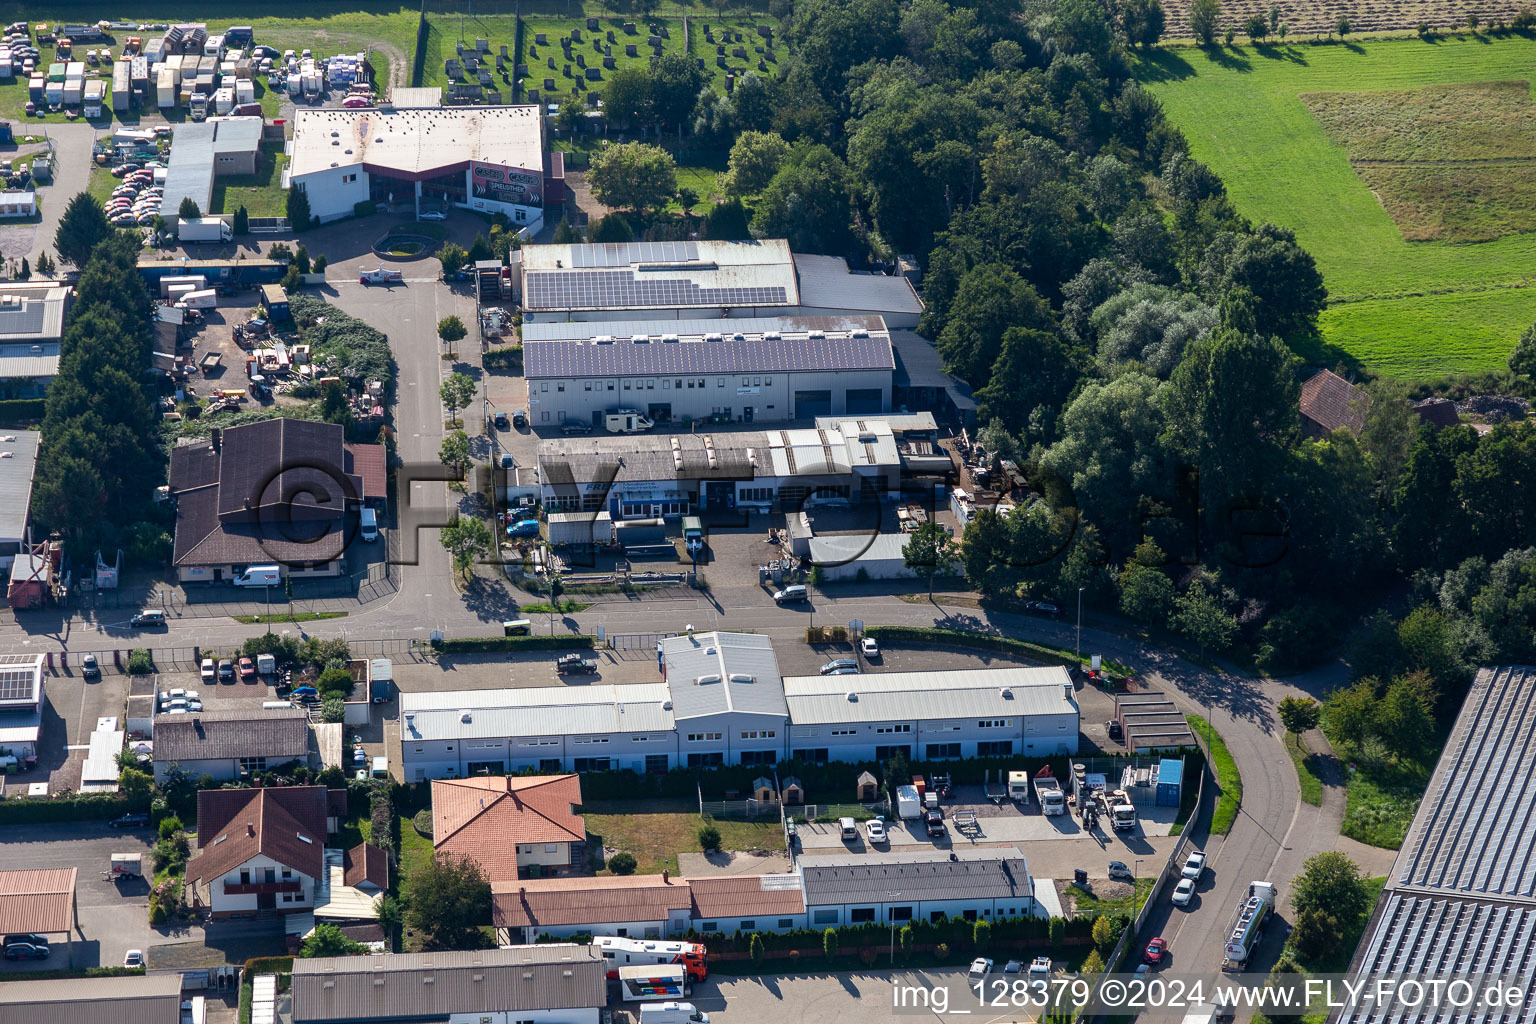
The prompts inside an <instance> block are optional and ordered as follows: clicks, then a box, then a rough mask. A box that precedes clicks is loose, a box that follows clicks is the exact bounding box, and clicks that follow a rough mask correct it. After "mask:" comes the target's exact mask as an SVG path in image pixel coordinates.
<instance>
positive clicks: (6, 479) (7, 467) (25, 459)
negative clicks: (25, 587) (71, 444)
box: [0, 359, 42, 569]
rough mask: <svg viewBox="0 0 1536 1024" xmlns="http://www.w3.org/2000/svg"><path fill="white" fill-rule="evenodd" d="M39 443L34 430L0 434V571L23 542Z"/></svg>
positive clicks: (19, 549)
mask: <svg viewBox="0 0 1536 1024" xmlns="http://www.w3.org/2000/svg"><path fill="white" fill-rule="evenodd" d="M0 363H3V359H0ZM41 443H42V435H41V434H39V433H38V432H37V431H35V430H7V431H5V432H4V433H0V569H9V568H10V567H11V565H12V563H13V562H15V560H16V556H17V555H18V554H20V553H21V551H22V549H23V547H24V546H25V545H26V543H27V526H28V525H29V524H30V523H31V522H32V477H33V474H34V473H35V472H36V470H37V449H38V446H39V445H40V444H41Z"/></svg>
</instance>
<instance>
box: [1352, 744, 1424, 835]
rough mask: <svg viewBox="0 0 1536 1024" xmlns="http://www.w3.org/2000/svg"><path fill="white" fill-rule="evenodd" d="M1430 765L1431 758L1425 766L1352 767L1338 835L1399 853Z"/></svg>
mask: <svg viewBox="0 0 1536 1024" xmlns="http://www.w3.org/2000/svg"><path fill="white" fill-rule="evenodd" d="M1435 753H1438V751H1437V752H1435ZM1433 763H1434V754H1432V755H1431V756H1430V757H1429V758H1428V764H1425V765H1417V764H1413V763H1411V762H1410V763H1393V762H1365V761H1361V762H1359V763H1358V764H1354V765H1351V766H1350V768H1349V788H1348V789H1347V790H1346V791H1345V796H1346V801H1345V805H1344V823H1343V824H1342V825H1341V826H1340V828H1339V831H1340V832H1342V833H1343V834H1344V835H1346V836H1349V838H1351V839H1358V840H1359V841H1360V842H1362V843H1366V844H1368V845H1370V846H1379V847H1381V848H1382V849H1386V850H1397V849H1401V847H1402V845H1403V839H1404V837H1405V836H1407V834H1408V826H1409V825H1411V824H1413V814H1414V812H1415V811H1417V810H1418V808H1419V800H1421V799H1422V798H1423V796H1424V789H1425V787H1426V786H1427V785H1428V784H1429V772H1430V768H1429V765H1432V764H1433Z"/></svg>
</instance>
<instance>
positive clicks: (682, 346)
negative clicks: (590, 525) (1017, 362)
mask: <svg viewBox="0 0 1536 1024" xmlns="http://www.w3.org/2000/svg"><path fill="white" fill-rule="evenodd" d="M523 343H524V348H523V367H524V370H523V372H524V376H526V377H527V379H528V393H529V397H528V407H529V416H530V417H531V419H532V422H533V424H534V425H535V426H536V427H537V426H544V425H548V426H557V425H560V424H564V423H569V422H581V423H587V424H591V425H592V426H593V427H602V426H603V424H604V418H603V417H604V414H605V413H607V412H611V411H614V410H616V409H621V408H624V409H635V410H638V411H639V412H640V413H642V414H644V415H645V416H646V417H647V418H648V419H650V420H651V421H652V422H655V423H666V422H673V421H688V420H697V421H708V422H711V423H761V422H772V421H782V420H795V419H812V418H814V417H816V416H826V415H839V416H841V415H850V416H858V415H878V414H881V413H887V412H889V411H890V409H891V375H892V373H893V372H894V370H895V357H894V356H893V355H892V352H891V341H890V336H889V334H888V333H887V332H886V329H885V322H884V321H883V320H881V318H880V317H879V316H873V315H871V316H846V317H843V316H821V317H770V318H763V319H751V320H748V319H735V318H733V319H726V320H682V321H674V322H667V323H656V322H655V321H644V320H634V321H618V322H610V323H602V324H597V325H595V326H594V325H591V324H587V323H583V322H581V321H575V322H563V323H542V324H528V325H525V327H524V331H523Z"/></svg>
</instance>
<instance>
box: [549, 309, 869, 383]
mask: <svg viewBox="0 0 1536 1024" xmlns="http://www.w3.org/2000/svg"><path fill="white" fill-rule="evenodd" d="M661 326H662V327H663V328H664V327H666V326H667V324H666V323H665V322H663V324H662V325H661ZM895 366H896V362H895V359H894V357H893V356H892V355H891V340H890V338H888V337H885V336H883V335H880V336H866V337H855V336H852V335H848V334H835V333H828V334H826V335H825V336H823V337H819V338H810V337H787V338H777V339H772V340H769V339H765V338H762V337H752V338H733V337H725V336H715V337H713V338H711V339H705V338H690V339H688V340H686V341H685V340H682V339H681V338H679V337H678V336H676V335H669V336H666V337H663V336H661V335H656V336H652V337H647V338H646V339H645V340H643V341H637V340H633V339H631V338H611V337H610V338H608V339H606V340H600V341H533V342H530V341H527V340H526V339H525V341H524V344H523V368H524V369H523V373H524V376H526V377H527V378H528V379H529V380H537V379H539V378H552V377H561V378H564V377H634V376H642V377H643V376H646V375H648V374H656V375H660V376H665V375H667V374H672V373H680V374H695V373H703V374H737V373H792V372H798V371H817V370H820V371H838V370H886V371H890V370H893V369H894V368H895Z"/></svg>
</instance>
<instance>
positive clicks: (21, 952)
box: [5, 942, 49, 960]
mask: <svg viewBox="0 0 1536 1024" xmlns="http://www.w3.org/2000/svg"><path fill="white" fill-rule="evenodd" d="M48 952H49V951H48V947H47V946H34V945H33V944H32V943H30V942H12V943H7V944H6V947H5V958H6V959H7V960H46V959H48Z"/></svg>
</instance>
